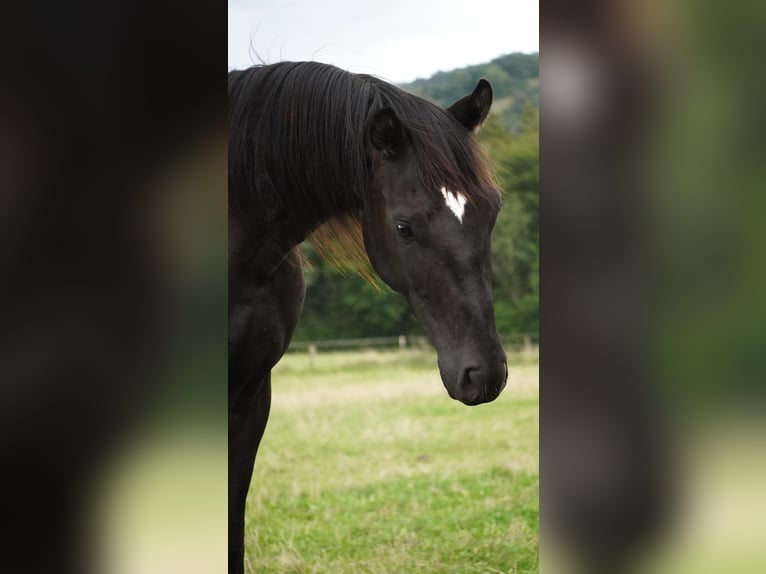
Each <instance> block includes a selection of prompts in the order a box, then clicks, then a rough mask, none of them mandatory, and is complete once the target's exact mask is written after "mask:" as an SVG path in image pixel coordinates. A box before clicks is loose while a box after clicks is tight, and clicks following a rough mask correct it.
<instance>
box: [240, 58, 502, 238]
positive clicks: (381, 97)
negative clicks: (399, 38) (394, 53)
mask: <svg viewBox="0 0 766 574" xmlns="http://www.w3.org/2000/svg"><path fill="white" fill-rule="evenodd" d="M228 83H229V86H228V92H229V122H228V129H229V211H230V216H233V217H235V218H237V219H238V220H239V221H241V222H242V223H243V224H245V225H247V226H248V227H251V228H253V227H256V228H257V227H261V228H264V229H265V228H268V227H270V226H273V225H275V224H276V222H278V223H279V225H280V226H285V227H286V228H288V229H290V230H291V231H292V234H294V235H295V236H296V238H299V239H298V240H300V239H302V238H303V237H305V236H306V234H308V233H310V232H312V231H314V230H315V228H316V226H317V225H319V224H320V223H323V222H326V221H328V220H330V219H332V218H334V217H338V216H341V217H344V216H345V217H346V218H347V219H348V218H349V217H350V218H351V219H352V220H354V219H355V218H356V217H355V216H356V215H358V213H359V210H360V209H361V206H362V197H363V194H364V190H365V187H366V185H367V183H368V182H369V180H370V175H371V174H370V173H369V171H370V169H371V166H370V165H369V162H368V159H367V154H366V152H365V126H366V125H367V122H368V120H369V119H370V117H371V116H372V115H373V114H374V113H375V112H376V111H378V110H380V109H381V108H383V107H386V106H390V107H391V108H393V110H394V111H395V113H396V115H397V116H398V117H399V119H400V121H401V123H402V125H403V126H404V127H405V129H406V130H407V132H408V134H409V136H410V139H411V141H412V144H413V146H414V148H415V151H416V153H417V155H418V161H419V165H420V178H421V180H422V183H423V185H424V187H426V188H427V189H433V190H434V192H435V193H438V190H439V188H440V187H441V186H442V185H447V186H448V187H450V188H451V189H461V190H463V191H464V193H465V194H466V196H467V197H468V198H469V200H472V199H474V198H476V197H481V196H482V195H483V193H486V189H487V188H488V187H491V185H489V186H488V185H487V184H492V183H493V179H492V175H491V174H490V172H489V171H488V169H487V167H486V165H487V164H486V161H485V159H484V156H483V154H482V153H481V151H480V150H479V148H478V147H477V145H476V143H475V140H474V138H473V136H469V137H465V129H464V128H463V127H462V126H461V125H460V124H459V123H458V122H457V121H456V120H455V119H454V118H453V117H452V115H451V114H449V113H448V112H446V111H445V110H443V109H442V108H440V107H438V106H436V105H435V104H432V103H430V102H428V101H426V100H424V99H422V98H419V97H417V96H414V95H411V94H408V93H407V92H405V91H403V90H401V89H399V88H397V87H396V86H393V85H391V84H388V83H386V82H384V81H382V80H380V79H378V78H375V77H373V76H368V75H358V74H352V73H349V72H346V71H344V70H341V69H339V68H336V67H334V66H330V65H327V64H320V63H316V62H282V63H278V64H272V65H262V66H254V67H251V68H248V69H246V70H242V71H232V72H229V82H228ZM461 130H462V132H461ZM352 227H353V226H352ZM348 228H349V226H348V221H346V225H345V226H343V227H342V228H339V229H340V230H338V229H336V230H335V234H336V235H340V234H347V233H350V231H349V229H348Z"/></svg>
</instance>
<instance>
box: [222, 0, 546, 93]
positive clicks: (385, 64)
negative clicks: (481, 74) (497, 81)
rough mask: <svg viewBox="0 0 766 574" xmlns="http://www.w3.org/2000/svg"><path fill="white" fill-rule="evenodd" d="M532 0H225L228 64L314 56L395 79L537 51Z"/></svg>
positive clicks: (535, 10) (400, 80)
mask: <svg viewBox="0 0 766 574" xmlns="http://www.w3.org/2000/svg"><path fill="white" fill-rule="evenodd" d="M537 2H538V0H387V1H386V2H371V1H369V0H228V4H229V62H228V64H229V69H230V70H232V69H242V68H246V67H248V66H251V65H253V63H257V62H258V58H257V56H256V55H255V53H256V52H257V54H258V55H259V56H260V57H261V58H262V59H263V60H265V61H266V62H267V63H275V62H279V61H282V60H314V61H318V62H325V63H328V64H334V65H336V66H338V67H340V68H343V69H346V70H348V71H350V72H357V73H366V74H373V75H376V76H379V77H381V78H383V79H385V80H388V81H391V82H395V83H403V82H409V81H412V80H414V79H416V78H426V77H429V76H431V75H432V74H434V73H435V72H437V71H439V70H445V71H446V70H452V69H455V68H462V67H464V66H468V65H472V64H481V63H484V62H488V61H490V60H492V59H493V58H496V57H497V56H500V55H502V54H508V53H510V52H537V51H538V49H539V48H538V46H539V26H538V3H537Z"/></svg>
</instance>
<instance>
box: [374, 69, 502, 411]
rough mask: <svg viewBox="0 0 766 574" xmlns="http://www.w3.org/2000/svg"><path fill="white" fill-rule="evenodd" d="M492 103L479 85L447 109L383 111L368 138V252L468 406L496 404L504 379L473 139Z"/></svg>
mask: <svg viewBox="0 0 766 574" xmlns="http://www.w3.org/2000/svg"><path fill="white" fill-rule="evenodd" d="M491 103H492V88H491V87H490V85H489V83H488V82H486V81H485V80H482V81H480V82H479V84H478V85H477V87H476V89H475V90H474V91H473V93H472V94H470V95H468V96H466V97H464V98H462V99H461V100H459V101H458V102H456V103H455V104H453V105H452V106H451V107H450V108H448V109H447V110H443V109H441V108H438V107H437V106H434V105H432V104H429V103H427V102H425V101H423V100H419V99H416V98H412V103H411V105H410V106H402V105H399V106H398V107H397V109H396V111H394V109H392V108H391V107H387V108H383V109H381V110H380V111H378V112H377V113H376V114H375V115H374V116H373V117H372V118H371V119H370V121H369V122H368V125H367V131H366V140H367V150H368V154H369V157H370V160H371V163H372V172H371V173H372V176H371V182H370V185H369V189H368V192H367V194H366V197H365V200H364V216H363V217H364V219H363V223H364V224H363V229H364V240H365V246H366V249H367V253H368V255H369V257H370V261H371V262H372V265H373V267H374V268H375V270H376V271H377V272H378V274H379V275H380V277H381V278H382V279H383V280H384V281H385V282H386V283H387V284H388V285H389V286H390V287H391V288H392V289H394V290H396V291H398V292H400V293H401V294H402V295H404V297H405V298H406V299H407V301H408V302H409V304H410V306H411V308H412V310H413V311H414V313H415V315H416V316H417V317H418V319H419V320H420V322H421V323H422V325H423V326H424V327H425V330H426V332H427V333H428V335H429V336H430V338H431V340H432V341H433V343H434V345H435V346H436V349H437V352H438V355H439V370H440V372H441V376H442V381H443V382H444V386H445V387H446V388H447V391H448V392H449V394H450V396H451V397H452V398H454V399H458V400H460V401H462V402H463V403H465V404H467V405H476V404H480V403H485V402H489V401H492V400H494V399H495V398H496V397H497V396H498V395H499V394H500V391H501V390H502V389H503V387H504V386H505V382H506V378H507V375H508V370H507V367H506V355H505V352H504V350H503V346H502V344H501V343H500V339H499V337H498V335H497V331H496V328H495V317H494V307H493V304H492V293H491V290H490V281H491V280H490V236H491V233H492V228H493V226H494V224H495V219H496V217H497V212H498V209H499V206H500V193H499V191H498V190H497V188H496V187H495V185H494V184H493V179H492V177H491V176H490V175H489V174H490V172H489V170H488V169H487V166H486V165H485V163H484V159H483V155H482V154H481V152H480V150H479V148H478V147H477V145H478V144H477V143H476V141H475V136H474V133H473V132H475V131H476V129H477V128H478V126H479V125H480V124H481V122H482V121H483V120H484V119H485V118H486V116H487V114H488V113H489V107H490V105H491Z"/></svg>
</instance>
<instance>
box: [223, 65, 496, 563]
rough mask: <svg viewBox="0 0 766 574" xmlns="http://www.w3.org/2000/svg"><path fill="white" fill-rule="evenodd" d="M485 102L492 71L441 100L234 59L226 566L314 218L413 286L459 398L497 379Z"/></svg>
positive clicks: (492, 189) (369, 80) (405, 289)
mask: <svg viewBox="0 0 766 574" xmlns="http://www.w3.org/2000/svg"><path fill="white" fill-rule="evenodd" d="M491 103H492V88H491V87H490V85H489V83H488V82H487V81H485V80H481V81H480V82H479V83H478V85H477V86H476V88H475V90H474V91H473V93H471V94H469V95H467V96H466V97H464V98H462V99H461V100H459V101H458V102H456V103H455V104H454V105H452V106H451V107H450V108H448V109H447V110H444V109H442V108H440V107H438V106H436V105H434V104H432V103H430V102H428V101H426V100H424V99H421V98H418V97H416V96H413V95H410V94H407V93H406V92H404V91H402V90H401V89H399V88H397V87H395V86H392V85H390V84H388V83H385V82H383V81H381V80H379V79H377V78H374V77H371V76H367V75H356V74H351V73H348V72H345V71H343V70H340V69H338V68H335V67H333V66H329V65H325V64H319V63H314V62H282V63H279V64H274V65H268V66H255V67H252V68H249V69H247V70H244V71H233V72H230V73H229V571H230V572H235V573H239V572H242V571H243V555H244V513H245V499H246V497H247V491H248V487H249V485H250V479H251V475H252V471H253V464H254V461H255V455H256V452H257V450H258V445H259V443H260V441H261V437H262V435H263V431H264V428H265V427H266V421H267V419H268V415H269V408H270V403H271V369H272V367H274V365H275V364H276V363H277V361H279V359H280V358H281V356H282V354H283V353H284V352H285V349H286V348H287V345H288V343H289V342H290V338H291V336H292V334H293V331H294V329H295V325H296V323H297V322H298V317H299V315H300V312H301V307H302V304H303V298H304V294H305V287H304V282H303V272H302V270H301V259H300V254H299V252H298V248H297V245H298V244H299V243H300V242H301V241H303V240H304V239H306V237H308V236H309V235H310V234H312V233H314V232H316V231H317V230H318V229H319V228H320V226H324V227H323V229H328V228H329V230H330V233H329V236H330V237H331V238H333V241H331V242H330V243H325V245H324V247H325V248H327V247H328V245H329V248H330V249H332V248H333V247H334V246H338V245H341V244H343V243H344V242H345V244H346V246H347V247H348V245H351V248H352V251H353V249H354V247H355V246H356V247H357V253H356V255H361V256H364V255H365V253H364V251H365V249H366V255H367V256H369V260H370V262H371V263H372V266H373V268H374V269H375V271H376V272H377V273H378V274H379V275H380V277H381V278H382V279H383V281H385V282H386V283H387V284H388V285H389V286H390V287H391V288H392V289H394V290H396V291H398V292H399V293H401V294H402V295H403V296H404V297H405V298H406V299H407V301H408V302H409V304H410V306H411V308H412V310H413V311H414V313H415V315H416V316H417V317H418V319H419V320H420V322H421V323H422V324H423V326H424V328H425V330H426V332H427V333H428V335H429V336H430V338H431V340H432V341H433V343H434V345H435V346H436V349H437V352H438V357H439V358H438V364H439V370H440V372H441V377H442V381H443V382H444V386H445V387H446V389H447V392H448V393H449V395H450V396H451V397H452V398H454V399H457V400H459V401H462V402H463V403H465V404H466V405H477V404H480V403H485V402H489V401H492V400H494V399H495V398H496V397H497V396H498V395H499V394H500V391H501V390H502V389H503V387H504V386H505V382H506V379H507V375H508V370H507V367H506V355H505V352H504V350H503V346H502V345H501V343H500V340H499V338H498V336H497V331H496V328H495V318H494V308H493V304H492V296H491V292H490V261H489V254H490V235H491V232H492V228H493V226H494V224H495V219H496V217H497V212H498V209H499V206H500V192H499V190H498V189H497V186H496V184H495V180H494V179H493V176H492V174H491V171H490V170H489V169H488V166H487V162H486V159H485V156H484V155H483V153H482V152H481V150H480V148H479V146H478V143H477V141H476V139H475V136H474V132H475V131H476V129H477V128H478V127H479V126H480V124H481V123H482V122H483V121H484V119H485V118H486V117H487V114H488V113H489V108H490V105H491ZM360 227H361V232H362V235H363V245H362V241H361V240H358V241H357V242H355V241H354V237H356V235H355V232H357V233H358V231H359V228H360ZM345 256H346V257H348V256H349V254H348V253H346V255H345Z"/></svg>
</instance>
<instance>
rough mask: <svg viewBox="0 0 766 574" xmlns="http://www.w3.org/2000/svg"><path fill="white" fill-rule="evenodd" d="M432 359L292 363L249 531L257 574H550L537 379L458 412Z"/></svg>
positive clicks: (283, 370)
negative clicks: (545, 555) (542, 518)
mask: <svg viewBox="0 0 766 574" xmlns="http://www.w3.org/2000/svg"><path fill="white" fill-rule="evenodd" d="M435 365H436V356H435V354H434V353H433V352H430V351H416V350H396V351H359V352H348V353H329V352H328V353H320V354H319V355H318V356H317V359H316V364H315V366H314V367H311V366H310V365H309V359H308V356H307V355H305V354H292V355H287V356H285V358H284V359H283V360H282V362H281V363H280V364H279V365H278V366H277V368H276V369H275V371H274V374H273V393H274V398H273V404H272V412H271V418H270V421H269V426H268V427H267V429H266V435H265V436H264V439H263V442H262V444H261V449H260V452H259V454H258V460H257V461H256V465H255V473H254V475H253V483H252V486H251V489H250V496H249V499H248V508H247V518H246V537H247V549H246V568H248V569H249V570H248V571H249V572H258V573H263V572H291V573H298V572H301V573H303V572H305V573H333V574H336V573H346V572H348V573H351V572H354V573H355V572H360V573H361V572H364V573H371V574H372V573H410V572H419V573H425V572H429V573H460V574H463V573H474V572H476V573H498V572H504V573H510V572H513V573H517V572H518V573H521V572H537V571H538V370H537V362H536V361H532V360H530V359H528V358H527V359H521V358H517V359H514V358H511V359H510V360H509V373H510V374H509V381H508V386H507V387H506V389H505V391H504V392H503V394H502V395H501V397H500V398H499V399H497V400H496V401H495V402H493V403H490V404H487V405H481V406H478V407H465V406H463V405H461V404H460V403H458V402H456V401H453V400H451V399H450V398H449V397H448V396H447V393H446V391H445V390H444V388H443V386H442V384H441V381H440V380H439V375H438V372H437V370H436V367H435Z"/></svg>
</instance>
